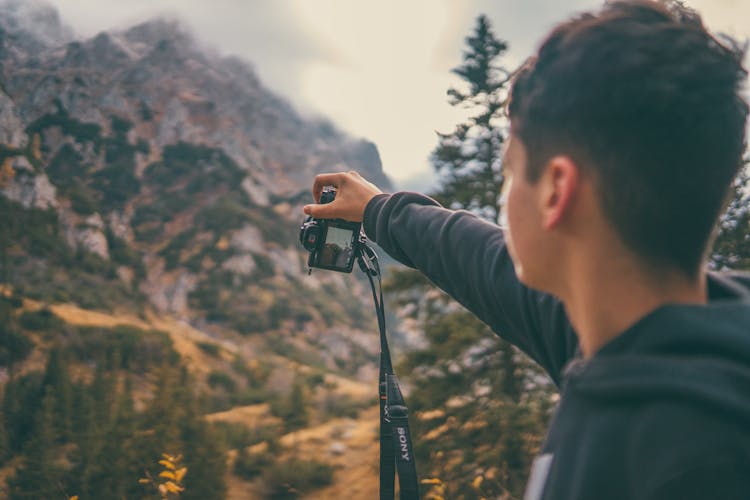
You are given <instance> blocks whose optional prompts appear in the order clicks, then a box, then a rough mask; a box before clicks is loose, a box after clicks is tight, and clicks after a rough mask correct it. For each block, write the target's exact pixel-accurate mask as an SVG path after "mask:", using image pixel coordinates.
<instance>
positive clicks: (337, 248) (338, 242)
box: [318, 226, 354, 269]
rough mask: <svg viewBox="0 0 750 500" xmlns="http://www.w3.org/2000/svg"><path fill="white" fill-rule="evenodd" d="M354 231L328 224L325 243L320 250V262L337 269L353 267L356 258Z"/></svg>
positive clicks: (322, 264)
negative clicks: (352, 263)
mask: <svg viewBox="0 0 750 500" xmlns="http://www.w3.org/2000/svg"><path fill="white" fill-rule="evenodd" d="M353 239H354V231H352V230H351V229H344V228H341V227H336V226H328V232H327V234H326V240H325V245H323V248H322V249H321V251H320V256H319V258H318V264H319V265H321V266H325V267H332V268H337V269H349V268H351V262H352V259H354V247H353V241H352V240H353Z"/></svg>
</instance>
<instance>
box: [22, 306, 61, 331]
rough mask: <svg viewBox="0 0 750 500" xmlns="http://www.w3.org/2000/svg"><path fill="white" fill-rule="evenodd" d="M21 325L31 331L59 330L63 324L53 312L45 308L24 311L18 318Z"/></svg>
mask: <svg viewBox="0 0 750 500" xmlns="http://www.w3.org/2000/svg"><path fill="white" fill-rule="evenodd" d="M18 321H19V323H20V324H21V326H22V327H23V328H25V329H27V330H32V331H49V330H59V329H60V328H62V327H63V326H64V325H65V322H64V321H63V320H62V319H60V317H59V316H57V315H56V314H55V313H53V312H52V311H50V310H49V309H47V308H44V309H39V310H38V311H24V312H23V313H22V314H21V316H20V317H19V318H18Z"/></svg>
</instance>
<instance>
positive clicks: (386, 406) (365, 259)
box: [358, 242, 419, 500]
mask: <svg viewBox="0 0 750 500" xmlns="http://www.w3.org/2000/svg"><path fill="white" fill-rule="evenodd" d="M360 248H361V251H360V252H359V256H358V261H359V266H360V268H361V269H362V271H363V272H364V273H365V274H366V275H367V279H368V280H369V281H370V287H371V288H372V298H373V301H374V302H375V311H376V313H377V317H378V328H379V329H380V370H379V374H378V389H379V401H380V500H392V499H394V498H395V476H396V472H398V482H399V489H400V495H399V498H400V499H401V500H416V499H418V498H419V482H418V481H417V467H416V463H415V459H414V448H413V446H412V441H411V435H410V433H409V410H408V409H407V407H406V403H405V402H404V397H403V395H402V394H401V389H400V387H399V385H398V379H397V378H396V375H395V374H394V373H393V363H392V362H391V353H390V349H389V348H388V338H387V337H386V330H385V307H384V304H383V288H382V283H381V275H380V265H379V264H378V257H377V255H376V254H375V252H374V251H373V250H372V248H370V247H369V246H367V245H366V244H365V243H364V242H362V244H361V245H360ZM373 277H377V279H378V287H377V291H376V289H375V281H374V280H373Z"/></svg>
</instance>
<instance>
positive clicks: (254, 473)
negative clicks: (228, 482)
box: [234, 448, 273, 479]
mask: <svg viewBox="0 0 750 500" xmlns="http://www.w3.org/2000/svg"><path fill="white" fill-rule="evenodd" d="M272 463H273V455H272V454H271V453H269V452H259V453H252V452H250V451H249V450H248V449H247V448H243V449H242V450H241V451H240V452H239V453H238V454H237V460H236V461H235V462H234V473H235V474H237V475H238V476H240V477H244V478H245V479H255V478H256V477H258V476H259V475H261V474H262V473H263V471H264V470H265V469H266V468H267V467H268V466H269V465H271V464H272Z"/></svg>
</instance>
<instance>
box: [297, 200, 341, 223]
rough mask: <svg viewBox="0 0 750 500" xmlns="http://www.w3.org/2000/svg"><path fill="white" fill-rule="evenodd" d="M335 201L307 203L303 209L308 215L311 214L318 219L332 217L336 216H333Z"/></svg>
mask: <svg viewBox="0 0 750 500" xmlns="http://www.w3.org/2000/svg"><path fill="white" fill-rule="evenodd" d="M335 203H336V202H335V201H332V202H331V203H324V204H322V205H321V204H312V205H305V207H304V208H303V211H304V212H305V213H306V214H307V215H311V216H313V217H315V218H316V219H332V218H334V217H333V216H332V214H333V210H334V209H335V207H334V205H335Z"/></svg>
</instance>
